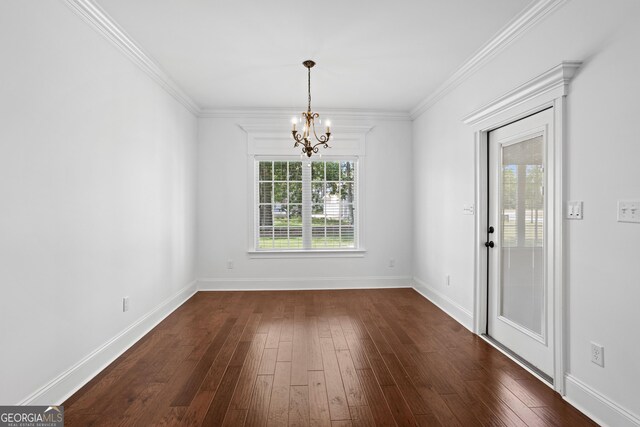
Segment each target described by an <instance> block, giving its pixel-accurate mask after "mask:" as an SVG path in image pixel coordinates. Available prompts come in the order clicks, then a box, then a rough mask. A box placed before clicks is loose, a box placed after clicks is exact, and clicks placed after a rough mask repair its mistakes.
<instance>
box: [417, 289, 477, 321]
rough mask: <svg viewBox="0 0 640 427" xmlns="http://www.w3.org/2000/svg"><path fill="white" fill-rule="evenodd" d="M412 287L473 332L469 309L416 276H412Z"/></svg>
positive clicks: (471, 316) (471, 315)
mask: <svg viewBox="0 0 640 427" xmlns="http://www.w3.org/2000/svg"><path fill="white" fill-rule="evenodd" d="M413 288H414V289H415V290H416V291H417V292H419V293H420V294H421V295H422V296H423V297H425V298H426V299H428V300H429V301H431V302H432V303H434V304H435V305H437V306H438V307H440V309H441V310H442V311H444V312H445V313H447V314H448V315H449V316H451V317H453V318H454V319H455V320H456V321H457V322H458V323H460V324H461V325H462V326H464V327H465V328H467V329H469V330H470V331H472V332H473V314H472V313H471V312H470V311H469V310H467V309H465V308H464V307H462V306H460V305H459V304H458V303H457V302H455V301H454V300H452V299H451V298H449V297H447V296H446V295H443V294H441V293H440V292H438V291H436V290H435V289H433V288H432V287H431V286H429V285H427V284H426V283H425V282H423V281H422V280H420V279H418V278H417V277H414V278H413Z"/></svg>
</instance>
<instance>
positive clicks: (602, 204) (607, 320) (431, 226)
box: [413, 0, 640, 425]
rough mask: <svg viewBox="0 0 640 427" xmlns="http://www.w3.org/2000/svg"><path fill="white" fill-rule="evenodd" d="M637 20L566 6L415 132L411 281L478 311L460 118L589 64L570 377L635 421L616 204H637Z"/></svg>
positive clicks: (570, 176)
mask: <svg viewBox="0 0 640 427" xmlns="http://www.w3.org/2000/svg"><path fill="white" fill-rule="evenodd" d="M639 16H640V3H638V2H637V1H632V0H615V1H608V2H601V1H597V0H584V1H570V2H568V3H567V4H565V5H564V6H563V7H562V8H561V9H560V10H558V11H557V12H555V13H554V14H553V15H552V16H550V17H548V18H546V19H545V20H544V21H542V22H541V23H539V24H538V25H537V26H536V27H534V28H533V29H531V30H530V31H529V32H527V33H526V34H525V35H524V36H523V37H521V38H520V39H519V40H517V41H516V42H515V43H513V44H512V45H511V46H510V47H509V48H508V49H506V50H505V51H503V52H502V53H501V54H500V55H499V56H497V57H496V58H494V59H493V60H492V61H491V62H490V63H489V64H488V65H486V66H484V67H483V68H482V69H481V70H480V71H478V72H477V73H475V74H474V75H473V76H472V77H470V78H469V79H468V80H466V81H465V82H464V83H463V84H462V85H460V86H459V87H458V88H457V89H455V90H454V91H453V92H451V93H450V94H448V95H447V96H446V97H445V98H443V99H442V100H441V101H439V102H438V103H437V104H436V105H435V106H433V107H432V108H431V109H430V110H428V111H427V112H426V113H424V114H423V115H422V116H420V117H419V118H418V119H417V120H415V122H414V127H413V135H414V140H413V144H414V152H415V154H416V155H415V157H414V163H413V165H414V182H415V184H414V185H415V187H414V188H415V196H416V201H415V223H414V224H415V231H416V233H415V240H414V245H413V246H414V260H413V265H414V267H415V268H414V275H415V276H416V278H418V279H419V280H421V281H423V282H425V283H426V284H427V285H428V286H430V287H432V288H433V289H435V290H436V291H437V292H439V293H441V294H442V295H444V296H445V297H447V298H449V299H450V300H452V301H453V302H455V303H457V304H459V305H460V306H462V307H463V308H464V309H466V310H468V311H472V302H473V244H474V243H473V232H474V231H473V217H470V216H464V215H462V204H463V203H472V202H473V199H474V140H473V133H472V130H471V129H470V128H469V127H467V126H465V125H464V124H462V122H461V118H462V117H463V116H465V115H466V114H468V113H470V112H472V111H474V110H475V109H477V108H479V107H481V106H482V105H483V104H485V103H487V102H489V101H491V100H493V99H494V98H496V97H498V96H500V95H502V94H504V93H505V92H507V91H509V90H511V89H513V88H515V87H516V86H518V85H520V84H522V83H524V82H526V81H527V80H529V79H530V78H532V77H535V76H536V75H538V74H540V73H542V72H543V71H545V70H547V69H549V68H551V67H553V66H555V65H557V64H559V63H560V61H561V60H566V59H569V60H571V59H577V60H584V61H585V63H584V65H583V67H582V69H581V70H580V71H579V74H578V75H577V76H576V77H575V79H574V80H573V82H572V84H571V89H570V95H569V97H568V118H567V121H568V129H569V134H568V140H567V147H566V156H567V162H566V169H565V171H566V183H567V188H566V199H567V200H583V201H584V220H582V221H568V222H566V227H567V236H568V238H567V240H566V245H567V270H568V279H567V288H568V299H569V306H568V315H569V319H568V320H569V325H568V345H569V348H568V371H569V374H570V375H571V376H572V377H573V378H576V379H577V380H578V381H580V382H582V383H584V385H585V386H586V387H587V388H589V389H590V390H592V391H595V392H596V393H598V394H599V395H601V396H604V397H605V398H606V399H609V400H610V401H611V404H609V407H610V408H609V409H611V408H612V407H615V406H616V405H618V408H617V410H619V411H620V408H622V410H627V411H629V412H631V413H632V417H633V416H635V417H636V419H638V418H637V417H638V415H639V414H640V398H639V396H640V363H638V358H639V357H640V339H639V338H638V337H640V335H639V334H638V325H640V310H638V301H640V263H639V262H638V260H640V245H638V242H640V225H638V224H624V223H618V222H616V201H617V200H618V199H628V198H631V199H634V198H635V199H640V180H639V179H638V159H640V143H639V138H638V129H637V117H638V116H639V115H640V103H639V102H638V100H639V99H640V80H639V79H638V76H640V50H639V49H638V46H639V44H638V43H639V41H640V27H638V26H637V20H638V17H639ZM446 274H451V275H452V285H451V286H450V287H446V286H445V285H444V276H445V275H446ZM590 341H595V342H597V343H599V344H602V345H604V347H605V367H604V368H600V367H599V366H597V365H595V364H593V363H591V362H590V350H589V342H590ZM577 391H579V390H577V389H576V388H575V387H573V388H570V389H569V398H574V399H575V400H576V401H577V403H579V404H581V405H591V406H590V407H587V408H585V409H586V410H588V411H591V412H592V413H594V414H595V415H597V416H604V415H602V414H603V412H602V411H600V410H601V409H602V408H598V407H596V406H597V405H596V403H597V402H596V401H597V399H596V400H593V399H592V400H588V399H586V397H585V399H583V400H580V399H581V398H580V396H578V395H577V394H575V393H577ZM572 393H574V394H573V395H572ZM605 406H607V405H605ZM599 411H600V412H599ZM633 414H635V415H633ZM604 421H607V422H608V423H610V424H612V425H622V424H620V423H621V422H622V421H619V420H618V421H615V420H614V421H612V419H611V418H610V419H608V420H604Z"/></svg>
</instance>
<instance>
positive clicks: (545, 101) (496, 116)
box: [462, 61, 582, 395]
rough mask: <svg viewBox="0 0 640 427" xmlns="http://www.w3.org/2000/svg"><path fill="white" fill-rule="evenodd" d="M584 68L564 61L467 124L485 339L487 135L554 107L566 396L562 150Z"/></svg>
mask: <svg viewBox="0 0 640 427" xmlns="http://www.w3.org/2000/svg"><path fill="white" fill-rule="evenodd" d="M581 64H582V63H581V62H580V61H563V62H561V63H560V64H559V65H557V66H556V67H553V68H552V69H550V70H548V71H546V72H544V73H542V74H540V75H539V76H537V77H535V78H533V79H531V80H530V81H528V82H527V83H525V84H523V85H522V86H520V87H518V88H516V89H514V90H513V91H510V92H508V93H507V94H505V95H503V96H501V97H499V98H497V99H496V100H494V101H492V102H490V103H488V104H487V105H485V106H484V107H482V108H480V109H478V110H476V111H474V112H472V113H471V114H469V115H467V116H465V117H464V118H463V119H462V120H463V122H464V123H466V124H468V125H470V126H472V127H473V129H474V135H475V138H474V139H475V181H476V182H475V193H476V212H477V215H476V222H475V241H474V244H475V248H474V252H475V275H474V276H475V277H474V283H475V286H474V309H473V330H474V332H475V333H476V334H483V333H485V331H486V329H487V272H488V269H487V250H486V248H485V247H484V242H485V240H486V233H487V230H486V224H487V221H488V188H487V184H488V183H487V176H488V164H487V160H488V133H489V131H491V130H493V129H496V128H498V127H500V126H503V125H506V124H508V123H511V122H514V121H516V120H519V119H521V118H524V117H527V116H529V115H532V114H535V113H537V112H539V111H542V110H544V109H547V108H549V107H553V111H554V123H553V127H552V132H553V135H554V138H553V141H552V143H551V145H550V146H548V147H547V168H548V169H547V174H548V175H547V182H548V188H547V190H548V191H549V193H550V194H548V196H549V198H548V203H549V212H551V213H552V217H553V219H554V221H553V224H550V225H549V229H548V236H549V237H550V239H549V252H548V257H547V265H548V268H549V270H548V273H547V274H548V276H547V280H548V281H549V282H548V283H549V285H550V286H551V288H552V289H553V290H554V306H553V325H552V327H553V330H554V334H553V335H554V343H553V344H554V369H553V373H554V375H553V378H554V389H555V390H556V391H557V392H559V393H560V394H562V395H564V392H565V383H564V378H565V351H564V350H565V347H566V342H565V341H566V340H565V333H564V330H565V329H564V328H565V323H566V322H565V312H566V307H565V300H564V295H565V290H564V257H563V233H564V231H563V211H564V209H563V188H564V187H563V162H564V160H563V151H564V150H563V145H564V139H565V123H564V120H565V116H566V115H565V110H566V102H565V97H566V96H567V94H568V91H569V82H570V81H571V79H572V78H573V77H574V75H575V74H576V72H577V70H578V68H579V67H580V65H581Z"/></svg>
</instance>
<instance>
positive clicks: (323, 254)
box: [247, 155, 366, 258]
mask: <svg viewBox="0 0 640 427" xmlns="http://www.w3.org/2000/svg"><path fill="white" fill-rule="evenodd" d="M341 160H351V161H354V162H355V164H356V170H355V175H354V185H355V190H356V202H355V203H354V204H355V209H356V218H355V221H356V223H355V226H354V246H355V247H354V248H308V249H304V248H302V249H289V248H283V249H258V228H259V216H260V215H259V207H258V206H259V203H258V197H259V188H258V186H259V184H258V179H257V178H256V174H257V173H258V172H257V170H258V167H257V163H258V162H260V161H273V162H296V161H301V162H302V165H303V168H304V166H305V165H307V164H308V163H309V162H312V161H324V162H331V161H341ZM362 163H363V161H362V159H361V158H359V157H358V156H322V157H319V156H318V158H313V157H312V158H311V159H309V158H307V157H304V158H301V157H300V156H265V155H257V156H254V157H253V162H252V166H251V168H252V171H253V173H252V175H251V180H252V182H253V192H252V194H253V199H252V203H253V209H252V212H253V221H252V224H251V225H252V227H251V230H252V241H251V245H250V246H249V248H250V249H249V250H248V251H247V252H248V253H249V255H250V256H251V257H252V258H270V257H269V256H268V255H261V254H271V258H301V257H305V256H306V257H311V256H313V257H314V258H327V257H339V256H341V255H343V256H345V257H347V256H351V257H358V256H364V253H365V252H366V251H365V250H364V249H363V245H362V233H361V223H362V214H361V212H360V210H361V209H360V207H361V206H362V205H361V199H360V197H361V193H360V191H361V187H360V181H361V179H362V178H361V177H362V174H361V172H360V170H361V167H362ZM275 254H277V255H278V256H277V257H276V256H274V255H275ZM304 254H306V255H304Z"/></svg>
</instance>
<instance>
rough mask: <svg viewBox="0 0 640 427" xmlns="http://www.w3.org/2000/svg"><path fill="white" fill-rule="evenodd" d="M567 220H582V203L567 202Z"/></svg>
mask: <svg viewBox="0 0 640 427" xmlns="http://www.w3.org/2000/svg"><path fill="white" fill-rule="evenodd" d="M566 218H567V219H582V202H567V215H566Z"/></svg>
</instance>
